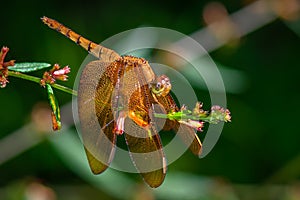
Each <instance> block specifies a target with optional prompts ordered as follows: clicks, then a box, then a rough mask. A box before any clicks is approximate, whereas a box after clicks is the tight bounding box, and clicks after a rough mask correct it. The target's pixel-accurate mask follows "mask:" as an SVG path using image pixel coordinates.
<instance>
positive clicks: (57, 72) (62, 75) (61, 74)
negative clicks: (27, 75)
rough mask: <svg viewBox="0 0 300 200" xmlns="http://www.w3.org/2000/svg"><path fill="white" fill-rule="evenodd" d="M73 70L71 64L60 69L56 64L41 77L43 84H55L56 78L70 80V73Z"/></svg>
mask: <svg viewBox="0 0 300 200" xmlns="http://www.w3.org/2000/svg"><path fill="white" fill-rule="evenodd" d="M70 72H71V69H70V67H69V66H65V67H64V68H62V69H60V66H59V65H58V64H54V66H53V68H52V69H51V70H49V71H46V72H45V73H44V75H43V78H42V79H41V82H40V83H41V85H42V86H45V85H46V83H48V84H50V85H51V84H54V83H55V81H56V80H60V81H67V80H68V75H67V74H68V73H70Z"/></svg>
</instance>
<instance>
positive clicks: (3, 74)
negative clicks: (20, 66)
mask: <svg viewBox="0 0 300 200" xmlns="http://www.w3.org/2000/svg"><path fill="white" fill-rule="evenodd" d="M8 51H9V48H8V47H2V49H1V51H0V87H1V88H4V87H5V86H6V84H7V83H8V80H7V76H8V67H9V66H14V65H15V61H14V60H11V61H8V62H4V59H5V56H6V54H7V52H8Z"/></svg>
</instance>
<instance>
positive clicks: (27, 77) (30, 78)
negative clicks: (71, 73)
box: [8, 71, 77, 96]
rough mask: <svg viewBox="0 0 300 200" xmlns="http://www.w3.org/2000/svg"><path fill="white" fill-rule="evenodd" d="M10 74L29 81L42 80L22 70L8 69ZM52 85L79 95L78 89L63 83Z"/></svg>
mask: <svg viewBox="0 0 300 200" xmlns="http://www.w3.org/2000/svg"><path fill="white" fill-rule="evenodd" d="M8 76H14V77H17V78H22V79H25V80H28V81H33V82H36V83H38V84H40V81H41V79H40V78H38V77H35V76H30V75H27V74H22V73H20V72H14V71H8ZM51 86H52V87H54V88H56V89H59V90H61V91H63V92H66V93H69V94H72V95H75V96H77V91H75V90H72V89H70V88H68V87H65V86H63V85H59V84H57V83H55V84H52V85H51Z"/></svg>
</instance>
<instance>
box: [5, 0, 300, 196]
mask: <svg viewBox="0 0 300 200" xmlns="http://www.w3.org/2000/svg"><path fill="white" fill-rule="evenodd" d="M210 2H211V1H157V0H153V1H151V2H141V1H120V2H119V1H74V2H66V1H51V2H49V1H30V2H28V1H13V0H10V1H5V2H1V3H0V4H1V6H0V7H1V11H0V13H1V19H0V27H1V28H0V39H1V40H0V45H1V46H8V47H9V48H10V51H9V53H8V55H7V58H6V60H7V61H8V60H10V59H15V60H16V62H25V61H35V62H48V63H52V64H53V63H59V64H61V65H62V66H65V65H69V66H71V68H72V73H71V74H70V80H69V81H68V82H67V83H63V84H64V85H68V86H69V87H72V85H73V84H72V83H73V81H74V79H75V72H76V69H78V68H79V66H80V64H81V62H82V61H83V59H84V58H85V57H86V55H87V53H86V52H85V51H84V50H82V49H81V48H80V47H78V46H76V45H75V44H73V43H72V42H70V41H68V40H67V39H66V38H65V37H63V36H61V35H59V34H58V33H56V32H54V31H52V30H50V29H49V28H47V27H46V26H45V25H43V23H42V22H41V21H40V17H42V16H44V15H45V16H48V17H51V18H54V19H56V20H58V21H60V22H62V23H63V24H65V25H67V26H68V27H70V28H72V29H73V30H75V31H76V32H78V33H80V34H82V35H84V36H86V37H87V38H89V39H91V40H93V41H95V42H101V41H103V40H105V39H106V38H108V37H110V36H112V35H114V34H117V33H119V32H122V31H125V30H128V29H132V28H137V27H140V26H155V27H164V28H169V29H174V30H176V31H179V32H182V33H184V34H186V35H190V34H192V33H193V32H195V31H198V30H200V29H202V28H203V27H205V26H206V22H205V20H204V18H203V10H204V9H205V6H207V5H211V4H209V3H210ZM220 2H221V4H222V5H224V7H226V9H227V11H228V13H229V14H231V13H234V12H236V11H239V10H240V9H242V8H244V7H245V6H247V5H250V4H251V3H253V2H254V1H249V0H248V1H246V0H244V1H242V0H240V1H232V0H231V1H220ZM271 2H273V3H274V4H272V3H270V5H267V6H266V7H267V8H269V9H270V10H272V11H274V13H273V14H275V15H276V19H275V20H273V21H272V22H270V23H267V24H264V25H260V26H258V27H257V29H256V30H255V31H254V32H251V33H247V34H245V35H244V36H242V37H238V38H235V40H234V41H231V42H226V44H225V45H222V46H221V47H220V48H217V49H216V50H214V51H211V52H209V54H210V56H211V57H212V59H213V60H214V61H215V62H217V63H219V64H220V65H222V66H226V68H227V69H228V70H229V72H230V70H233V71H235V72H238V73H239V74H241V77H240V78H241V80H242V82H241V84H243V86H242V87H241V89H239V90H236V91H232V92H228V93H227V102H228V108H229V109H230V111H231V113H232V122H231V123H228V124H225V126H224V129H223V132H222V135H221V137H220V139H219V141H218V143H217V145H216V146H215V148H214V149H213V151H212V152H211V153H210V154H209V155H208V156H207V157H205V158H203V159H198V158H197V157H195V156H193V155H192V154H191V153H190V152H187V153H185V154H184V155H183V156H182V157H181V158H180V159H179V160H177V161H176V162H175V163H173V164H171V165H170V166H169V173H168V174H167V178H169V179H167V180H166V181H165V183H164V184H163V186H162V187H161V188H159V189H157V190H152V189H149V188H148V187H147V186H145V185H144V184H143V182H142V181H141V178H140V177H139V176H138V175H132V174H126V173H122V172H117V171H114V170H110V171H109V172H106V173H108V174H107V175H104V174H103V175H99V176H93V175H91V174H90V173H82V172H81V171H80V170H81V168H80V167H78V166H77V163H76V162H75V161H76V160H77V159H79V160H81V162H83V163H85V164H86V162H87V161H86V158H85V157H84V156H83V157H81V156H79V157H78V158H76V159H75V158H72V157H71V155H72V154H68V153H67V152H64V150H62V149H60V148H59V147H58V146H57V145H55V144H56V142H53V138H55V140H60V137H66V136H65V135H66V134H69V135H73V136H74V137H73V138H76V133H74V131H73V132H72V131H61V132H60V133H46V134H44V133H41V132H46V131H45V130H43V127H45V126H46V128H45V129H46V130H49V129H47V128H48V126H50V125H51V122H50V121H49V119H48V114H50V113H48V112H46V113H43V112H39V111H41V109H42V111H43V109H48V105H47V94H46V91H45V90H44V89H43V88H41V87H40V86H39V85H37V84H35V83H32V82H28V81H25V80H20V79H16V78H13V77H10V78H9V81H10V83H9V84H8V85H7V87H6V88H4V89H1V90H0V105H1V110H0V117H1V118H0V126H1V131H0V145H1V146H0V148H1V149H2V151H1V152H0V156H1V157H3V158H5V157H7V159H2V160H1V161H0V199H9V200H10V199H26V198H27V199H34V197H33V196H34V195H42V196H43V195H44V196H45V197H46V198H47V199H78V200H79V199H123V198H124V199H132V198H135V199H141V197H143V199H170V198H173V199H174V198H176V197H177V198H178V199H298V198H300V194H299V190H300V184H299V176H300V148H299V141H300V134H299V133H300V132H299V128H298V123H299V122H298V121H299V113H300V110H299V95H300V93H299V78H298V77H299V73H300V70H299V56H300V53H299V47H300V39H299V36H300V29H299V27H300V18H299V16H300V15H299V7H298V10H297V6H295V5H297V3H296V4H291V2H297V1H296V0H295V1H293V0H289V1H288V0H287V1H283V2H285V3H284V4H283V5H293V6H290V7H288V6H287V9H286V10H287V12H286V13H288V14H286V13H285V12H280V11H278V10H276V6H274V5H276V2H277V1H275V0H274V1H271ZM272 6H273V7H272ZM298 6H299V3H298ZM281 7H282V5H281ZM282 13H283V14H282ZM291 13H292V14H291ZM216 15H217V14H214V15H213V16H216ZM246 20H247V21H248V22H251V18H249V19H246ZM245 23H246V22H245ZM228 29H229V27H228ZM212 34H213V33H212ZM73 72H74V73H73ZM32 74H33V75H39V76H40V75H41V73H40V72H36V73H32ZM229 74H230V73H229ZM234 83H235V82H234V80H233V84H234ZM236 84H238V83H236ZM225 86H226V81H225ZM199 92H201V89H199ZM56 96H57V97H58V99H59V102H60V105H64V104H67V103H68V102H70V101H71V100H72V97H71V95H69V94H64V93H62V92H60V91H56ZM36 112H39V113H40V114H41V113H42V114H41V115H39V116H41V117H40V118H39V117H38V120H36V121H39V120H40V121H45V120H44V119H45V118H46V120H48V121H46V122H43V123H45V124H46V125H45V126H43V125H41V126H42V128H37V127H36V126H37V125H36V126H35V125H33V126H32V125H31V127H29V128H28V129H24V128H23V129H21V128H22V127H24V126H25V125H26V124H28V123H31V122H32V119H33V118H34V115H35V114H36ZM62 117H63V118H72V117H71V114H70V115H69V116H62ZM34 123H40V122H34ZM20 129H21V131H19V132H16V131H17V130H20ZM40 133H41V134H40ZM23 138H26V139H24V140H23ZM37 138H38V140H39V141H38V142H36V143H34V141H35V139H37ZM32 141H33V143H31V142H32ZM27 143H28V146H27V147H26V145H24V144H27ZM23 146H25V147H24V150H22V147H23ZM66 148H69V150H70V151H71V152H72V151H73V149H71V146H68V147H67V146H66ZM75 148H78V150H79V152H81V153H82V151H83V149H82V147H81V146H80V144H79V146H75ZM19 149H20V150H19ZM7 152H9V153H7ZM74 152H75V150H74ZM74 152H73V153H74ZM9 155H10V156H9ZM77 156H78V155H77ZM74 160H75V161H74ZM83 165H84V164H83ZM110 174H113V175H112V176H110ZM116 174H117V175H116ZM104 177H106V178H104ZM114 177H116V179H114ZM120 177H122V180H124V181H125V182H124V184H122V182H120V180H121V179H118V178H120ZM98 179H102V181H100V182H98V181H99V180H98ZM126 181H129V182H126ZM127 184H131V185H127ZM124 191H126V192H124ZM122 192H124V193H122ZM40 199H41V198H40Z"/></svg>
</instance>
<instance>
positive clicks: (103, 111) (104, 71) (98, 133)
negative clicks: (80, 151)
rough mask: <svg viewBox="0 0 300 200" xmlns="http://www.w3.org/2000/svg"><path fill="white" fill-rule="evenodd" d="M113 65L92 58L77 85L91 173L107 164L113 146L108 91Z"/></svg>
mask: <svg viewBox="0 0 300 200" xmlns="http://www.w3.org/2000/svg"><path fill="white" fill-rule="evenodd" d="M117 70H118V69H117V66H116V65H113V64H112V63H106V62H102V61H99V60H97V61H93V62H90V63H89V64H87V65H86V67H85V68H84V70H83V71H82V74H81V77H80V84H79V88H78V113H79V121H80V127H81V135H82V139H83V143H84V145H85V150H86V154H87V157H88V161H89V165H90V167H91V170H92V172H93V173H94V174H99V173H101V172H103V171H104V170H105V169H106V168H107V167H108V166H109V164H110V163H111V161H112V159H113V157H114V153H115V148H116V147H115V145H116V139H117V137H116V134H114V131H113V130H114V126H115V124H114V116H113V113H112V106H111V96H112V95H111V94H112V91H113V90H114V84H115V82H114V79H113V78H112V76H113V74H114V72H115V71H117Z"/></svg>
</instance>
